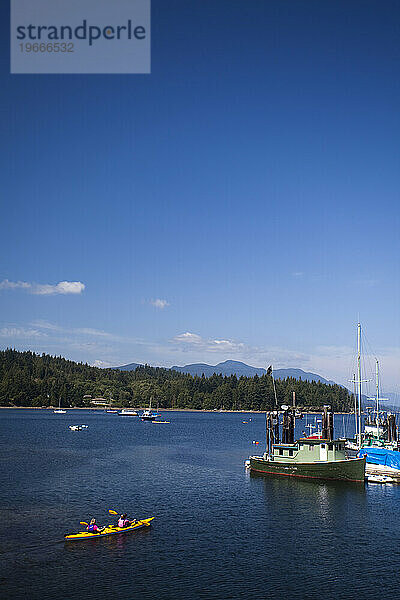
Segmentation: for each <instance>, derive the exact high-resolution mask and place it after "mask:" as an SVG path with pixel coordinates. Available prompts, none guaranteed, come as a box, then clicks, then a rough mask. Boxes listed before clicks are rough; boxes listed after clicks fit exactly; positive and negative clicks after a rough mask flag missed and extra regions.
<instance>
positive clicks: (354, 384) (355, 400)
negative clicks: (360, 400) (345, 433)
mask: <svg viewBox="0 0 400 600" xmlns="http://www.w3.org/2000/svg"><path fill="white" fill-rule="evenodd" d="M353 389H354V421H355V431H356V438H357V436H358V417H357V412H358V411H357V393H356V374H355V373H353Z"/></svg>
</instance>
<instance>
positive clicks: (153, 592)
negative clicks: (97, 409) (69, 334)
mask: <svg viewBox="0 0 400 600" xmlns="http://www.w3.org/2000/svg"><path fill="white" fill-rule="evenodd" d="M245 418H246V417H244V416H242V415H234V414H224V413H212V414H201V413H180V412H174V413H168V414H167V416H166V419H167V420H170V421H171V424H170V425H153V424H152V423H142V422H140V421H139V420H137V419H134V418H128V417H126V418H123V417H118V416H115V415H107V414H101V413H93V412H92V413H90V412H84V411H74V412H72V413H70V414H67V415H55V414H53V413H52V412H50V411H48V412H47V411H29V410H20V411H11V410H1V411H0V449H1V459H0V460H1V462H0V517H1V518H0V534H1V535H0V558H1V559H2V560H1V564H2V566H1V570H0V597H2V598H15V599H19V598H21V599H22V598H29V599H30V600H36V599H41V600H43V599H46V598H51V599H56V598H57V599H59V598H68V599H78V598H79V599H82V598H93V599H108V598H118V599H130V600H132V599H133V600H134V599H138V600H139V599H141V600H145V599H148V598H152V599H153V598H156V599H157V600H167V599H168V600H169V599H171V600H172V599H185V600H186V599H189V598H195V599H197V598H200V599H209V600H211V599H218V600H225V599H236V598H243V599H246V600H253V599H254V600H256V599H257V600H260V599H269V598H271V599H275V598H276V599H278V598H279V599H281V598H288V599H290V600H291V599H297V598H299V599H300V598H302V599H303V598H307V599H314V598H315V599H317V598H318V600H320V598H321V595H323V596H326V595H333V596H334V598H335V599H336V600H337V599H341V598H343V599H344V598H346V599H347V598H357V599H358V600H363V599H367V598H370V597H371V596H372V595H376V594H378V596H379V598H380V599H382V598H393V597H394V596H395V594H396V595H397V590H398V584H399V576H398V567H399V565H400V560H399V559H400V546H399V533H400V526H399V523H400V486H388V485H386V486H379V485H372V484H370V485H365V486H364V485H359V484H350V483H348V484H345V483H339V482H338V483H336V482H335V483H319V482H315V481H312V482H307V481H302V480H296V479H290V478H289V479H286V478H277V479H273V478H272V479H271V478H269V479H264V478H260V477H250V476H249V474H248V473H246V471H245V469H244V466H243V463H244V460H245V459H246V458H247V457H248V456H249V454H251V453H258V452H261V451H262V450H263V448H262V447H261V444H260V446H255V445H254V444H252V441H253V440H260V441H261V442H262V440H263V439H264V418H263V415H252V416H251V419H252V421H251V422H250V423H248V424H243V423H242V420H243V419H245ZM75 423H86V424H87V425H89V429H88V430H86V431H82V432H71V431H69V430H68V428H67V426H68V425H69V424H75ZM342 425H343V419H342V417H341V416H337V417H336V430H335V433H336V435H340V434H341V428H342ZM346 425H347V426H346V430H347V431H346V432H347V434H350V433H351V422H350V421H349V422H348V423H346ZM302 429H304V421H303V422H300V424H299V431H298V433H299V434H301V431H302ZM109 508H111V509H114V510H117V511H126V512H128V513H129V514H130V515H131V516H136V517H142V518H144V517H148V516H153V515H155V516H156V519H154V521H153V527H151V528H148V529H146V530H141V531H138V532H137V533H134V534H131V535H126V536H122V535H121V536H114V537H111V538H105V539H101V540H100V539H97V540H90V541H88V542H75V543H72V542H69V543H65V542H64V541H63V536H64V533H67V532H72V531H77V530H79V521H81V520H83V521H87V520H88V519H90V518H91V517H92V516H95V517H96V518H97V520H98V522H100V523H105V522H107V521H109V517H108V514H107V510H108V509H109Z"/></svg>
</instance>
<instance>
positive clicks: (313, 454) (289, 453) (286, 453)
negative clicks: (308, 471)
mask: <svg viewBox="0 0 400 600" xmlns="http://www.w3.org/2000/svg"><path fill="white" fill-rule="evenodd" d="M264 458H265V459H267V458H268V459H269V460H270V461H273V462H290V461H293V462H301V463H305V462H315V461H332V460H344V459H345V458H346V454H345V440H332V441H328V440H324V439H310V438H300V439H299V440H298V441H297V442H296V443H294V444H273V446H272V453H271V454H270V455H268V454H267V453H265V455H264Z"/></svg>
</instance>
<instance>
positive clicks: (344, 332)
mask: <svg viewBox="0 0 400 600" xmlns="http://www.w3.org/2000/svg"><path fill="white" fill-rule="evenodd" d="M1 11H2V21H1V22H2V23H3V30H4V31H3V36H2V37H1V45H2V46H1V49H2V52H1V55H2V59H1V79H2V82H1V87H2V90H3V93H2V95H1V98H0V106H1V112H0V119H1V130H2V132H3V133H2V137H1V157H0V158H1V164H2V172H3V175H2V196H3V209H2V225H3V227H2V235H1V238H0V244H1V253H0V255H1V258H0V271H1V272H0V281H3V284H0V288H1V289H0V315H1V317H0V318H1V323H0V341H1V347H7V346H14V347H16V348H18V349H26V348H30V349H32V350H37V351H41V352H42V351H44V352H50V353H52V354H57V355H59V354H61V355H63V356H66V357H68V358H72V359H74V360H83V361H87V362H89V363H91V364H107V365H108V364H113V365H118V364H124V363H128V362H148V363H151V364H158V365H166V366H171V365H173V364H185V363H188V362H209V363H212V364H215V363H217V362H219V361H221V360H226V359H236V360H244V361H245V362H248V363H250V364H252V365H255V366H265V365H266V364H271V363H273V364H274V365H275V367H276V368H279V367H286V366H292V367H300V368H303V369H305V370H312V371H314V372H318V373H320V374H321V375H324V376H326V377H328V378H333V379H336V380H338V381H341V382H346V381H347V379H348V377H349V375H350V376H351V373H352V365H353V355H354V344H355V325H356V323H357V320H358V318H360V320H361V322H362V323H363V326H364V327H365V329H366V331H367V334H368V339H369V341H370V342H371V346H372V348H373V350H374V352H375V353H376V354H377V355H378V357H379V358H380V360H381V368H382V373H383V377H384V382H386V383H387V386H388V388H390V389H394V388H396V386H398V364H399V359H400V320H399V305H400V302H399V301H400V293H399V292H400V278H399V258H400V255H399V227H400V219H399V216H400V209H399V172H400V171H399V144H398V140H399V139H400V119H399V115H400V111H399V106H400V98H399V96H400V94H399V91H400V90H399V78H398V59H399V53H400V43H399V38H398V22H399V16H400V15H399V12H400V10H399V4H398V2H391V1H390V0H387V1H386V2H384V3H382V2H379V1H368V0H367V1H362V2H361V1H360V2H356V1H352V0H348V1H346V2H344V1H343V2H341V1H338V0H335V1H329V0H328V1H325V2H320V1H315V2H314V1H304V2H302V1H299V0H296V1H294V0H293V1H291V0H287V1H285V2H280V1H262V0H246V1H244V0H241V1H238V0H236V1H235V0H229V1H224V0H205V1H201V2H200V1H199V0H197V1H191V0H181V1H178V0H176V1H175V0H171V1H169V2H163V1H161V0H158V1H157V0H153V2H152V73H151V75H104V76H102V75H48V76H46V75H10V74H9V51H8V30H7V26H8V12H7V10H6V8H5V6H4V4H3V5H2V9H1ZM6 280H7V281H6ZM9 282H12V283H14V284H15V283H17V282H24V283H25V284H26V285H25V286H22V285H21V284H20V285H19V286H12V284H10V283H9ZM60 282H80V283H82V284H83V285H84V288H83V287H82V286H79V285H78V284H76V285H75V286H74V285H72V286H71V285H70V286H68V284H62V285H61V287H60V286H59V287H58V288H57V287H56V286H57V285H58V284H59V283H60ZM43 286H48V287H43ZM157 301H162V302H157Z"/></svg>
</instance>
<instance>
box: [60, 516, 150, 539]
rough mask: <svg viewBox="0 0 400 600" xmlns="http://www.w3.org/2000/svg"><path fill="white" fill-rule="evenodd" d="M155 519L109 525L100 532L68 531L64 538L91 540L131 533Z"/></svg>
mask: <svg viewBox="0 0 400 600" xmlns="http://www.w3.org/2000/svg"><path fill="white" fill-rule="evenodd" d="M153 519H154V517H150V518H149V519H142V520H141V521H136V522H135V523H134V524H133V525H129V527H117V526H116V525H107V527H105V528H104V529H103V530H102V531H99V532H98V533H93V532H91V531H79V532H78V533H66V534H65V535H64V538H65V539H66V540H89V539H92V538H101V537H104V536H106V535H117V534H119V533H130V532H131V531H135V530H136V529H141V528H142V527H150V524H151V523H150V522H151V521H152V520H153Z"/></svg>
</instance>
